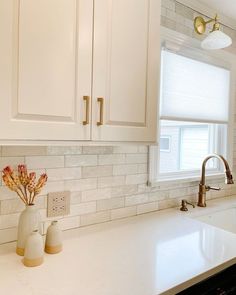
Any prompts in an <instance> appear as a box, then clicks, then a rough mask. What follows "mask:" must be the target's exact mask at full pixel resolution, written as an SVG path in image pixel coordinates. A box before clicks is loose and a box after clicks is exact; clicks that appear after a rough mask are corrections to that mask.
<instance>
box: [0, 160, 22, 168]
mask: <svg viewBox="0 0 236 295" xmlns="http://www.w3.org/2000/svg"><path fill="white" fill-rule="evenodd" d="M24 163H25V158H24V157H0V170H1V171H2V170H3V168H5V167H6V166H11V167H12V168H13V169H16V170H17V166H18V165H19V164H24Z"/></svg>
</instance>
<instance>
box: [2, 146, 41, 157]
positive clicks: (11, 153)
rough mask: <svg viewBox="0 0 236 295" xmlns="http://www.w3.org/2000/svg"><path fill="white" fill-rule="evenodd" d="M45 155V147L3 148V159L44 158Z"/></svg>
mask: <svg viewBox="0 0 236 295" xmlns="http://www.w3.org/2000/svg"><path fill="white" fill-rule="evenodd" d="M46 154H47V147H45V146H3V147H2V156H3V157H16V156H18V157H19V156H45V155H46Z"/></svg>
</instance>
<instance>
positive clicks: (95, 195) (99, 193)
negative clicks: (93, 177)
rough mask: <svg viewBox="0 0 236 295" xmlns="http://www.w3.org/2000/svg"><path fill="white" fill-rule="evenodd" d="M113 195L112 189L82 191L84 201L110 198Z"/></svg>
mask: <svg viewBox="0 0 236 295" xmlns="http://www.w3.org/2000/svg"><path fill="white" fill-rule="evenodd" d="M110 197H111V189H110V188H104V189H95V190H88V191H84V192H82V198H81V201H82V202H89V201H95V200H102V199H109V198H110Z"/></svg>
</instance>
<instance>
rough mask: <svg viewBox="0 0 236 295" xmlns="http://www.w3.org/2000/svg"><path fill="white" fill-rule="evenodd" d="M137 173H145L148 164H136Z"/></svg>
mask: <svg viewBox="0 0 236 295" xmlns="http://www.w3.org/2000/svg"><path fill="white" fill-rule="evenodd" d="M138 173H142V174H147V173H148V165H147V164H146V163H145V164H139V165H138Z"/></svg>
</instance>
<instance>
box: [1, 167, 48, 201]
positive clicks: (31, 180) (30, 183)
mask: <svg viewBox="0 0 236 295" xmlns="http://www.w3.org/2000/svg"><path fill="white" fill-rule="evenodd" d="M2 179H3V181H4V183H5V184H6V186H7V187H8V188H9V189H10V190H12V191H14V192H16V193H17V195H18V196H19V197H20V199H21V200H22V201H23V202H24V203H25V204H26V205H33V204H34V201H35V197H36V196H37V195H38V194H39V193H40V191H41V189H42V187H43V186H44V185H45V184H46V182H47V179H48V177H47V174H45V173H44V174H42V175H41V176H40V177H39V179H38V181H36V173H35V172H31V173H29V174H28V171H27V166H26V165H18V171H14V170H13V169H12V168H11V167H10V166H7V167H5V168H4V169H3V171H2Z"/></svg>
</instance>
